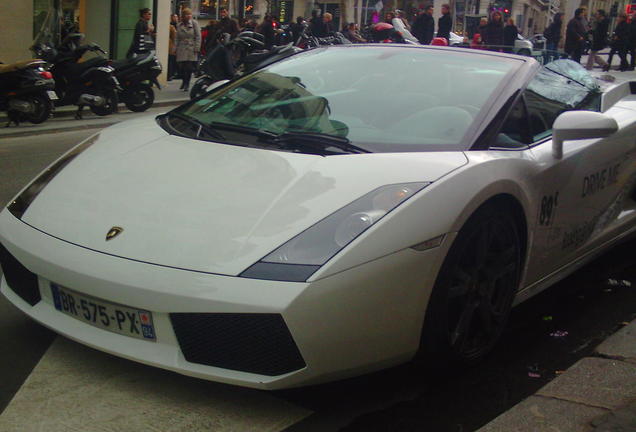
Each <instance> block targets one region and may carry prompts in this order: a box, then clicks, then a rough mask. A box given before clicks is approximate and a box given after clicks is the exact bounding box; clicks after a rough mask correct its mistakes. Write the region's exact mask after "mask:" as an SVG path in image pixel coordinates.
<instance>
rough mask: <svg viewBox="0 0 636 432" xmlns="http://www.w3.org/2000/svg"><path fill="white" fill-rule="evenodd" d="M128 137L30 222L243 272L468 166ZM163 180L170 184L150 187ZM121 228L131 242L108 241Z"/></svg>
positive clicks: (63, 182) (96, 148) (65, 182)
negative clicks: (350, 215) (378, 198)
mask: <svg viewBox="0 0 636 432" xmlns="http://www.w3.org/2000/svg"><path fill="white" fill-rule="evenodd" d="M147 122H151V123H153V124H154V123H155V122H154V119H148V120H147ZM155 128H158V127H157V126H156V125H155ZM125 133H126V132H125V130H123V129H122V130H121V132H119V133H115V134H113V133H110V134H108V138H103V137H101V136H100V137H99V138H97V142H95V143H94V144H93V145H92V146H91V147H89V148H88V149H87V150H86V151H84V152H83V153H82V154H80V155H79V156H78V157H77V158H76V159H75V160H74V161H73V162H71V163H70V164H69V165H68V166H67V167H66V168H65V169H64V171H63V172H62V173H60V174H59V175H57V176H56V177H55V178H54V179H53V180H52V181H51V183H50V184H49V185H47V193H46V194H43V195H42V196H41V197H39V198H38V200H36V201H35V202H34V203H33V204H32V205H31V206H30V207H29V210H28V211H27V212H26V214H25V215H24V217H23V221H24V222H26V223H28V224H29V225H31V226H33V227H35V228H37V229H39V230H41V231H43V232H45V233H47V234H50V235H52V236H54V237H57V238H59V239H62V240H66V241H69V242H71V243H74V244H77V245H80V246H83V247H86V248H89V249H92V250H97V251H101V252H105V253H108V254H111V255H115V256H121V257H125V258H132V259H135V260H139V261H143V262H148V263H153V264H159V265H164V266H170V267H176V268H183V269H189V270H195V271H203V272H207V273H216V274H226V275H237V274H239V273H240V272H242V271H243V270H245V269H246V268H247V267H249V266H250V265H252V264H253V263H254V262H256V261H258V260H259V259H261V258H262V257H264V256H265V255H267V254H268V253H270V252H271V251H272V250H273V249H275V248H277V247H278V246H280V245H281V244H283V243H285V242H286V241H287V240H289V239H290V238H292V237H294V236H295V235H297V234H298V233H300V232H302V231H303V230H305V229H307V228H308V227H310V226H312V225H313V224H315V223H316V222H318V221H319V220H321V219H323V218H324V217H326V216H328V215H330V214H331V213H333V212H334V211H336V210H338V209H339V208H341V207H344V206H345V205H347V204H349V203H350V202H352V201H354V200H355V199H356V198H358V197H360V196H362V195H364V194H366V193H367V192H370V191H372V190H373V189H376V188H378V187H380V186H383V185H386V184H393V183H408V182H417V181H435V180H437V179H438V178H440V177H441V176H443V175H445V174H446V173H447V172H449V171H452V170H454V169H456V168H458V167H460V166H461V165H463V164H465V163H466V157H465V156H464V155H463V154H462V153H461V152H454V153H445V152H440V153H429V154H425V153H417V154H408V153H402V154H389V153H375V154H368V155H344V156H341V157H337V158H325V157H322V156H317V155H307V154H297V153H289V152H276V151H267V150H261V149H250V148H243V147H237V146H230V145H219V144H214V143H208V142H204V141H196V140H192V139H188V138H181V137H175V136H168V135H167V134H166V136H164V137H161V138H158V139H155V140H153V141H151V142H149V143H147V144H143V143H135V142H133V143H130V144H129V145H128V146H126V145H125V144H122V143H126V142H128V141H127V139H126V136H125ZM352 160H353V161H355V162H352ZM105 161H106V162H105ZM113 167H116V169H114V168H113ZM159 179H161V180H160V181H161V185H162V187H159V188H157V187H152V186H151V185H150V184H149V183H148V182H149V181H159ZM68 203H72V205H68ZM47 209H55V211H54V212H51V211H49V210H47ZM113 226H121V227H125V229H126V235H122V236H121V237H120V238H118V239H117V241H112V242H105V241H104V239H105V236H106V233H107V232H108V230H109V229H110V228H111V227H113ZM166 227H170V228H169V229H166ZM167 245H170V247H167ZM212 245H213V246H214V247H212Z"/></svg>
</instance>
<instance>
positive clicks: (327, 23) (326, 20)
mask: <svg viewBox="0 0 636 432" xmlns="http://www.w3.org/2000/svg"><path fill="white" fill-rule="evenodd" d="M322 24H323V31H324V32H325V36H331V35H332V34H333V32H335V31H336V29H335V28H334V26H333V15H331V14H330V13H329V12H325V13H324V14H323V15H322ZM323 37H324V36H323Z"/></svg>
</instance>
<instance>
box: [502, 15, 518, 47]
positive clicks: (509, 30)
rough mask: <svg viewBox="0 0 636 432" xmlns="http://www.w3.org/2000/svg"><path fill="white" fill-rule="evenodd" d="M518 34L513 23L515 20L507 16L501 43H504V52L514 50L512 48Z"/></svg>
mask: <svg viewBox="0 0 636 432" xmlns="http://www.w3.org/2000/svg"><path fill="white" fill-rule="evenodd" d="M518 36H519V29H518V28H517V26H516V25H515V20H514V19H512V18H508V21H507V22H506V26H505V27H504V31H503V44H504V52H507V53H512V52H514V50H513V48H514V46H515V41H516V40H517V37H518Z"/></svg>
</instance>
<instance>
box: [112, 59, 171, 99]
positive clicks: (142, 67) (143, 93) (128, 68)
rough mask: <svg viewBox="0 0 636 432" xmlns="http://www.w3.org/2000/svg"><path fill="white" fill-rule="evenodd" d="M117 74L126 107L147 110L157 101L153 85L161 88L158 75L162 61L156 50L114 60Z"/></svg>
mask: <svg viewBox="0 0 636 432" xmlns="http://www.w3.org/2000/svg"><path fill="white" fill-rule="evenodd" d="M112 66H113V67H114V68H115V76H116V77H117V80H118V81H119V84H120V87H121V88H122V90H121V91H120V92H119V98H120V100H121V101H122V102H124V103H125V104H126V107H127V108H128V109H129V110H131V111H135V112H142V111H146V110H147V109H148V108H150V107H151V106H152V104H153V103H154V101H155V92H154V90H153V89H152V86H153V85H155V86H157V88H158V89H161V85H160V84H159V81H157V77H158V76H159V75H160V74H161V63H159V59H158V58H157V56H156V55H155V52H154V51H149V52H146V53H142V54H137V55H136V56H135V57H133V58H129V59H123V60H115V61H114V62H112Z"/></svg>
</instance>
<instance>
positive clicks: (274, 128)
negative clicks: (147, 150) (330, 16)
mask: <svg viewBox="0 0 636 432" xmlns="http://www.w3.org/2000/svg"><path fill="white" fill-rule="evenodd" d="M520 64H521V61H519V60H515V59H512V58H506V57H503V56H493V55H489V54H487V53H473V52H467V51H463V50H454V49H446V50H445V49H421V48H407V47H394V46H359V47H330V48H322V49H315V50H311V51H306V52H303V53H300V54H297V55H295V56H293V57H290V58H288V59H287V60H284V61H281V62H278V63H275V64H273V65H271V66H269V67H266V68H264V69H262V70H260V71H257V72H255V73H252V74H250V75H247V76H245V77H243V78H240V79H238V80H236V81H234V82H231V83H229V84H227V85H225V86H222V87H220V88H219V89H218V90H216V91H212V92H211V93H210V94H208V95H207V96H205V97H203V98H201V99H199V100H196V101H194V102H192V103H190V104H187V105H184V106H182V107H180V108H178V109H177V110H175V111H173V113H174V114H175V115H178V116H179V119H180V120H179V121H181V122H183V121H188V120H189V121H190V123H191V124H190V125H189V126H185V128H184V129H185V130H190V131H198V132H201V131H202V130H206V128H208V130H209V129H210V128H211V129H214V131H210V138H211V141H217V142H218V141H219V140H220V141H222V142H227V143H230V144H243V145H250V146H254V145H259V144H258V143H259V142H264V143H268V144H271V143H272V142H273V141H275V140H276V137H280V136H285V135H287V138H290V135H293V136H294V137H298V138H299V139H302V138H303V137H305V138H306V137H307V136H312V137H314V138H316V137H319V138H320V140H318V139H314V140H313V144H312V145H313V146H314V147H315V146H316V145H317V144H316V143H317V142H318V141H325V139H327V141H328V142H333V143H335V144H342V143H348V144H351V145H354V146H355V149H356V150H357V151H355V152H362V151H367V152H403V151H443V150H462V149H465V148H467V147H468V145H469V144H470V143H469V142H468V140H467V139H466V137H467V136H469V132H470V130H471V126H473V125H474V123H475V119H476V118H477V117H478V115H479V113H480V112H481V111H482V110H483V109H484V108H485V107H487V106H488V105H489V104H490V102H491V101H492V99H493V98H494V96H495V95H497V94H498V93H499V91H500V90H501V87H502V85H503V83H505V81H506V76H507V75H508V74H511V73H513V71H514V70H515V69H516V68H517V67H518V66H519V65H520ZM184 119H185V120H184ZM192 125H194V126H192ZM216 132H220V133H221V134H224V136H225V138H226V140H225V141H223V140H222V139H220V137H221V135H220V134H218V133H216ZM238 132H244V135H245V137H246V138H245V139H244V140H243V141H242V142H236V140H237V139H238V138H236V136H237V135H236V134H237V133H238ZM188 134H190V135H191V134H192V132H190V133H185V134H184V135H186V136H188ZM332 138H336V139H337V140H336V141H334V140H333V139H332ZM288 141H289V140H286V142H288ZM263 146H264V147H267V146H266V145H263ZM339 148H341V149H343V151H345V152H348V151H347V150H345V149H344V147H343V146H340V147H339ZM293 150H294V151H302V149H299V148H298V147H295V148H294V149H293Z"/></svg>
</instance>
